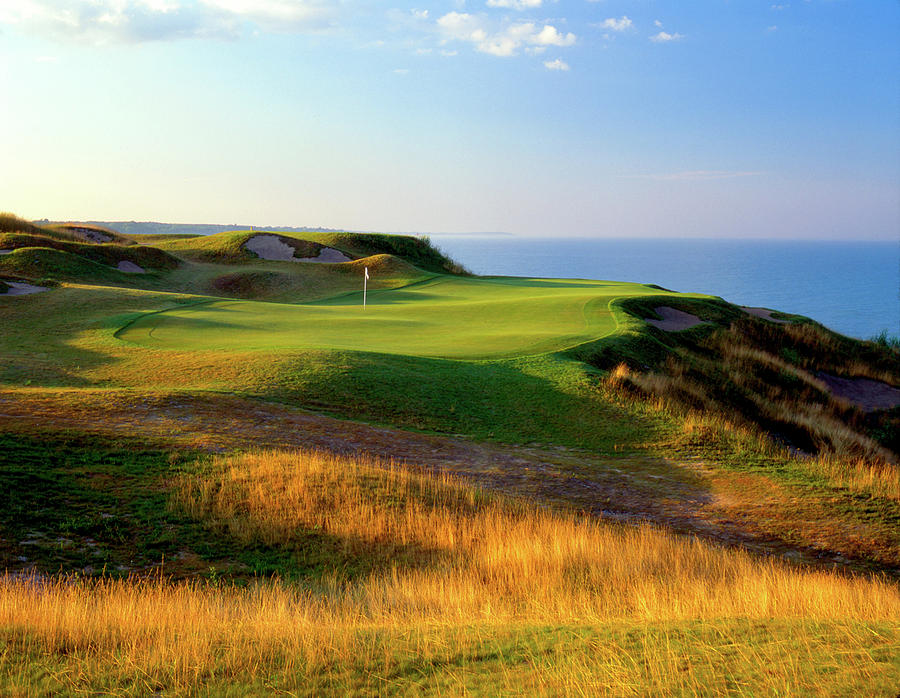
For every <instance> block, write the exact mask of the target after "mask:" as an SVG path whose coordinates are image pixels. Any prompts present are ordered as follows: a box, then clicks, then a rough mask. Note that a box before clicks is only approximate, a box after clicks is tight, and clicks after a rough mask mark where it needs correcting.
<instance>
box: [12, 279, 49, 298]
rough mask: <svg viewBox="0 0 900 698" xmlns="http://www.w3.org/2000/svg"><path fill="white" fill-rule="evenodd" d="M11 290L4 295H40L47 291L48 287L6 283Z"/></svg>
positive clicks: (13, 282)
mask: <svg viewBox="0 0 900 698" xmlns="http://www.w3.org/2000/svg"><path fill="white" fill-rule="evenodd" d="M3 283H5V284H6V285H7V286H9V290H8V291H7V292H6V293H4V294H2V295H4V296H27V295H28V294H29V293H40V292H41V291H46V290H47V287H46V286H32V285H31V284H23V283H22V282H21V281H4V282H3Z"/></svg>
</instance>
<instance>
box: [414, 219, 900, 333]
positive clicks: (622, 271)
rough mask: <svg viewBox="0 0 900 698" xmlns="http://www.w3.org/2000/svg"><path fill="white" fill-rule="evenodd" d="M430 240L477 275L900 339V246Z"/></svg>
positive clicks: (437, 237)
mask: <svg viewBox="0 0 900 698" xmlns="http://www.w3.org/2000/svg"><path fill="white" fill-rule="evenodd" d="M431 238H432V240H433V242H434V243H435V244H437V245H438V246H439V247H440V248H441V249H442V250H444V252H446V253H447V254H449V255H450V256H451V257H452V258H453V259H455V260H456V261H458V262H460V263H462V264H464V265H465V266H466V267H467V268H469V269H470V270H471V271H473V272H475V273H476V274H486V275H500V276H537V277H548V278H580V279H606V280H614V281H637V282H640V283H653V284H659V285H660V286H664V287H665V288H668V289H672V290H674V291H691V292H697V293H708V294H712V295H715V296H721V297H722V298H724V299H725V300H727V301H730V302H732V303H737V304H739V305H752V306H763V307H767V308H772V309H775V310H782V311H785V312H789V313H798V314H800V315H806V316H807V317H811V318H813V319H815V320H818V321H819V322H821V323H822V324H823V325H827V326H828V327H830V328H832V329H833V330H836V331H837V332H840V333H842V334H846V335H850V336H852V337H861V338H864V339H868V338H870V337H872V336H874V335H877V334H879V333H880V332H882V331H884V330H886V331H887V332H888V334H891V335H900V242H832V241H829V242H812V241H771V240H671V239H666V240H662V239H659V240H623V239H583V238H579V239H574V238H572V239H536V238H518V237H511V236H486V237H476V236H471V237H470V236H453V235H447V236H444V235H432V236H431Z"/></svg>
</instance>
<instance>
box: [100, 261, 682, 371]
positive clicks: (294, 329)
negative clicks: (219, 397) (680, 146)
mask: <svg viewBox="0 0 900 698" xmlns="http://www.w3.org/2000/svg"><path fill="white" fill-rule="evenodd" d="M663 294H666V292H663V291H659V290H657V289H654V288H651V287H648V286H645V285H642V284H634V283H619V282H608V281H581V280H561V279H524V278H511V277H495V278H461V277H451V276H438V277H435V278H432V279H429V280H427V281H423V282H419V283H415V284H411V285H409V286H404V287H401V288H398V289H391V290H380V291H370V292H369V294H368V304H367V307H366V308H365V309H364V308H363V307H362V293H361V292H360V293H352V294H347V295H342V296H338V297H335V298H331V299H328V300H325V301H319V302H316V303H310V304H302V305H287V304H277V303H263V302H258V301H231V300H221V301H218V300H216V301H208V302H202V303H198V304H195V305H191V306H182V307H178V308H173V309H171V310H166V311H163V312H158V313H153V314H149V315H145V316H143V317H141V318H138V319H137V320H136V321H134V322H132V323H131V324H129V325H127V326H125V327H123V328H122V329H121V330H120V331H119V332H118V333H117V334H116V336H117V337H118V338H119V339H120V340H124V341H126V342H131V343H134V344H140V345H143V346H148V347H154V348H160V349H179V350H200V349H212V350H221V349H239V350H243V351H248V350H249V351H255V350H260V351H271V350H273V349H297V348H334V349H349V350H358V351H371V352H380V353H387V354H405V355H413V356H428V357H441V358H454V359H482V358H500V357H512V356H522V355H527V354H536V353H542V352H548V351H558V350H561V349H565V348H567V347H570V346H574V345H576V344H580V343H582V342H587V341H591V340H594V339H598V338H600V337H603V336H604V335H607V334H609V333H610V332H612V331H614V330H615V329H616V321H615V319H614V318H613V316H612V313H611V312H610V309H609V302H610V301H611V300H613V299H615V298H619V297H623V296H643V295H663ZM666 295H669V294H666Z"/></svg>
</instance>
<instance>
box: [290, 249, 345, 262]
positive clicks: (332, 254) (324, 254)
mask: <svg viewBox="0 0 900 698" xmlns="http://www.w3.org/2000/svg"><path fill="white" fill-rule="evenodd" d="M296 261H298V262H320V263H324V264H340V263H341V262H352V261H353V260H352V259H350V258H349V257H348V256H347V255H345V254H344V253H343V252H341V251H340V250H336V249H334V248H333V247H323V248H322V249H321V250H319V256H318V257H303V258H301V259H298V260H296Z"/></svg>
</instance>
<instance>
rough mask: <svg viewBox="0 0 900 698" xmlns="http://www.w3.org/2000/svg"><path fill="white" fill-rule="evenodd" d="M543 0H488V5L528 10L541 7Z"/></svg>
mask: <svg viewBox="0 0 900 698" xmlns="http://www.w3.org/2000/svg"><path fill="white" fill-rule="evenodd" d="M542 2H543V0H487V6H488V7H506V8H508V9H510V10H528V9H531V8H534V7H540V6H541V4H542Z"/></svg>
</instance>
